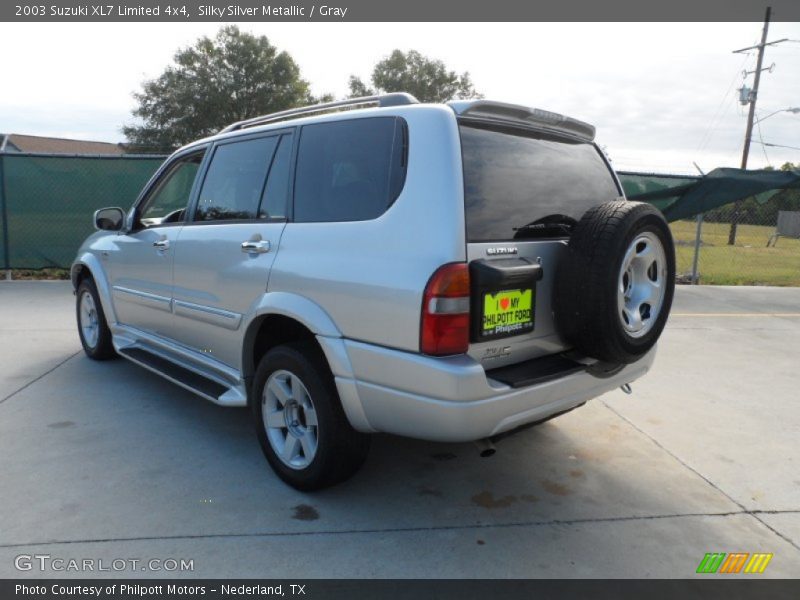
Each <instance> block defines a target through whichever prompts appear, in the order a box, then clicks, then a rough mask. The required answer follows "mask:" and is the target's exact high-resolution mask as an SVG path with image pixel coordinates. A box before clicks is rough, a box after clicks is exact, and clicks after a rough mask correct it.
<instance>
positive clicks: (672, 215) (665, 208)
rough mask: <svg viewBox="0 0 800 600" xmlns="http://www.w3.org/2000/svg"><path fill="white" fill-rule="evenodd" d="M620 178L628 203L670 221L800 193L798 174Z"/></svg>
mask: <svg viewBox="0 0 800 600" xmlns="http://www.w3.org/2000/svg"><path fill="white" fill-rule="evenodd" d="M618 175H619V178H620V181H621V182H622V187H623V188H624V189H625V195H626V196H627V197H628V198H629V199H631V200H640V201H642V202H649V203H650V204H653V205H655V206H656V207H658V208H659V209H660V210H661V212H663V213H664V216H666V217H667V220H669V221H677V220H679V219H686V218H688V217H692V216H694V215H697V214H700V213H704V212H707V211H709V210H712V209H714V208H717V207H720V206H723V205H725V204H730V203H731V202H736V201H737V200H744V199H745V198H750V197H755V198H756V199H757V200H758V201H759V202H762V203H763V202H766V201H767V200H769V198H770V197H772V196H773V195H774V194H775V193H777V192H779V191H780V190H785V189H793V188H795V189H800V172H798V171H769V170H758V171H746V170H742V169H714V170H713V171H711V172H710V173H708V174H707V175H706V176H705V177H699V176H697V177H690V176H675V175H657V174H644V173H630V172H620V173H618Z"/></svg>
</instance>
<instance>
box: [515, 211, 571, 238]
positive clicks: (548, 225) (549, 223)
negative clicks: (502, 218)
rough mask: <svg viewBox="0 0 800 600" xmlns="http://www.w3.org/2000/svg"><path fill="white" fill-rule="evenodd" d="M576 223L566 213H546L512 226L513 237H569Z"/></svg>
mask: <svg viewBox="0 0 800 600" xmlns="http://www.w3.org/2000/svg"><path fill="white" fill-rule="evenodd" d="M577 224H578V222H577V221H576V220H575V219H573V218H572V217H569V216H567V215H547V216H546V217H542V218H541V219H536V220H535V221H531V222H530V223H526V224H525V225H522V226H521V227H514V239H515V240H518V239H521V238H542V237H569V235H570V234H571V233H572V230H573V229H574V228H575V225H577Z"/></svg>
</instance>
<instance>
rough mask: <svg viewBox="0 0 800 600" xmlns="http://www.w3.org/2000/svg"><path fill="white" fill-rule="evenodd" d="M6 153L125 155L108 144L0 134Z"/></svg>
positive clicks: (118, 147) (116, 147)
mask: <svg viewBox="0 0 800 600" xmlns="http://www.w3.org/2000/svg"><path fill="white" fill-rule="evenodd" d="M2 138H6V139H5V143H4V144H3V146H4V150H5V151H6V152H35V153H44V154H125V148H124V147H123V146H122V145H120V144H111V143H109V142H91V141H86V140H70V139H66V138H52V137H41V136H38V135H22V134H19V133H9V134H8V135H6V136H4V135H2V134H0V143H2V142H3V139H2Z"/></svg>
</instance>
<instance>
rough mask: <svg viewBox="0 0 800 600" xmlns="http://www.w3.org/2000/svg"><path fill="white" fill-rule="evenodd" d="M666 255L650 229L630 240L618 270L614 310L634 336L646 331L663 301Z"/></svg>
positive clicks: (624, 326)
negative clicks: (615, 309)
mask: <svg viewBox="0 0 800 600" xmlns="http://www.w3.org/2000/svg"><path fill="white" fill-rule="evenodd" d="M666 277H667V255H666V252H665V251H664V246H663V244H662V243H661V241H660V240H659V239H658V237H657V236H656V235H655V234H653V233H650V232H645V233H642V234H640V235H638V236H636V238H635V239H634V240H633V242H632V243H631V245H630V246H628V250H627V251H626V252H625V257H624V258H623V260H622V268H621V269H620V273H619V282H618V288H617V310H618V314H619V318H620V321H621V322H622V327H623V329H624V330H625V332H626V333H627V334H628V335H629V336H631V337H633V338H640V337H642V336H644V335H646V334H647V332H649V331H650V330H651V329H652V328H653V325H654V324H655V322H656V320H657V319H658V315H659V313H660V311H661V307H662V305H663V303H664V293H665V291H666V288H667V286H666Z"/></svg>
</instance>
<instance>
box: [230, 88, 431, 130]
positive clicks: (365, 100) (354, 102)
mask: <svg viewBox="0 0 800 600" xmlns="http://www.w3.org/2000/svg"><path fill="white" fill-rule="evenodd" d="M406 104H419V100H417V99H416V98H414V96H412V95H411V94H407V93H405V92H395V93H392V94H380V95H377V96H362V97H361V98H348V99H347V100H337V101H336V102H324V103H323V104H314V105H312V106H303V107H301V108H290V109H289V110H282V111H280V112H276V113H271V114H268V115H262V116H260V117H253V118H252V119H246V120H244V121H238V122H236V123H232V124H231V125H228V126H227V127H226V128H225V129H222V130H220V132H219V133H228V132H229V131H238V130H240V129H247V128H248V127H256V126H257V125H264V124H266V123H273V122H275V121H286V120H288V119H296V118H298V117H302V116H305V115H313V114H315V113H324V112H336V111H344V110H353V109H355V108H366V107H368V106H379V107H384V106H404V105H406Z"/></svg>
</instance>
